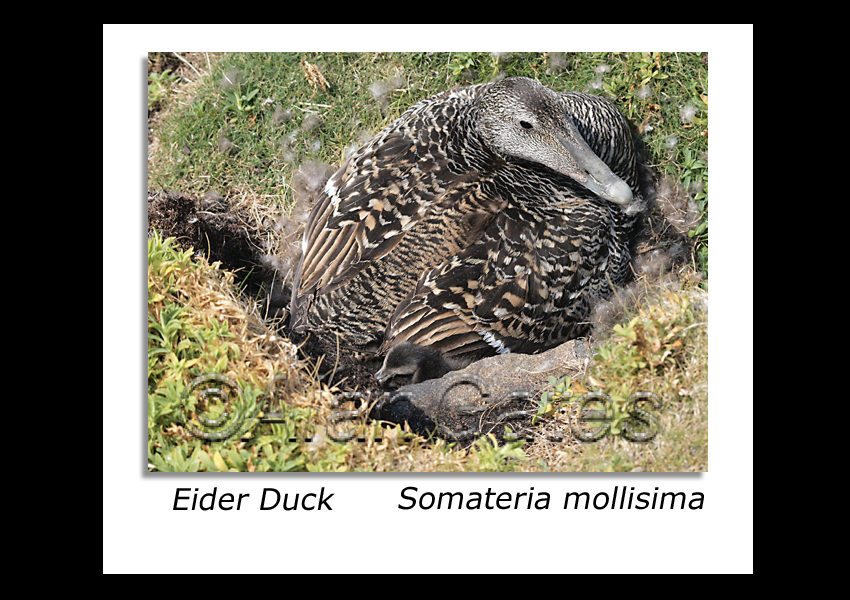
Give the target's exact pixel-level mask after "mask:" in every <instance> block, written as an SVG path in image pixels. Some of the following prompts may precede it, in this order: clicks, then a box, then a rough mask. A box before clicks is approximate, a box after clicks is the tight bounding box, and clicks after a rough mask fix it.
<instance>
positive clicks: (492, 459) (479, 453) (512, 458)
mask: <svg viewBox="0 0 850 600" xmlns="http://www.w3.org/2000/svg"><path fill="white" fill-rule="evenodd" d="M505 433H506V434H508V435H509V434H511V433H512V431H511V428H510V427H507V426H506V427H505ZM524 444H525V440H522V441H516V442H505V443H504V444H501V445H500V444H499V441H498V440H497V439H496V436H495V435H493V434H492V433H488V434H487V435H485V436H482V437H481V438H480V439H479V440H478V441H476V442H475V444H474V445H473V450H472V455H473V457H474V458H475V459H477V460H476V462H477V465H476V467H475V470H476V471H513V470H514V469H515V468H516V467H517V466H518V463H519V462H521V461H524V460H525V452H523V450H522V447H523V445H524Z"/></svg>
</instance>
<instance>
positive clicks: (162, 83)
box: [148, 69, 178, 109]
mask: <svg viewBox="0 0 850 600" xmlns="http://www.w3.org/2000/svg"><path fill="white" fill-rule="evenodd" d="M177 79H178V78H177V75H174V74H173V73H172V72H171V69H166V70H165V71H163V72H162V73H155V72H154V73H148V109H150V108H152V107H154V106H155V105H158V104H159V103H161V102H162V101H164V100H165V99H166V98H167V97H168V96H169V95H170V94H171V90H172V89H173V87H174V84H175V83H176V82H177Z"/></svg>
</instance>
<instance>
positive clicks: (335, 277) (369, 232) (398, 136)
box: [291, 121, 472, 327]
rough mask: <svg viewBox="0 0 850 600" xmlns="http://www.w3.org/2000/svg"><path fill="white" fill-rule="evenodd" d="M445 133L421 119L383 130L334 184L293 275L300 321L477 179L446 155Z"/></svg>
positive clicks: (316, 212)
mask: <svg viewBox="0 0 850 600" xmlns="http://www.w3.org/2000/svg"><path fill="white" fill-rule="evenodd" d="M439 135H444V134H441V133H440V132H439V131H438V132H437V134H435V133H434V128H433V127H429V126H428V124H427V123H423V122H421V121H419V122H416V123H412V124H408V125H407V126H405V127H398V128H396V129H391V130H388V131H385V132H382V133H381V134H379V135H378V136H377V137H376V138H375V139H374V140H373V141H372V142H371V143H370V144H368V145H367V146H365V147H364V148H362V149H361V150H359V151H358V152H357V153H355V154H354V155H353V156H352V157H351V158H350V159H349V160H348V161H347V162H346V163H345V165H343V167H342V168H341V169H340V170H339V171H337V172H336V173H335V174H334V175H333V176H332V177H331V178H330V179H329V180H328V182H327V184H326V185H325V188H324V190H323V191H322V193H321V194H320V196H319V198H318V199H317V201H316V205H315V206H314V208H313V211H312V212H311V214H310V217H309V219H308V221H307V225H306V229H305V232H304V238H303V242H302V247H303V256H302V259H301V262H300V264H299V267H298V269H297V271H296V274H295V278H294V281H293V296H292V305H291V310H292V315H293V324H294V325H295V326H296V327H297V326H299V323H300V321H301V320H302V319H303V314H304V311H305V310H306V308H307V307H308V306H309V303H310V302H311V300H312V298H314V297H316V296H319V295H322V294H327V293H329V292H331V291H333V290H334V289H336V288H338V287H340V286H342V285H344V284H345V283H346V282H348V281H350V280H351V279H353V278H354V277H356V276H357V275H358V274H359V273H360V272H361V271H362V270H363V269H364V268H366V267H367V266H368V265H369V264H372V263H374V262H375V261H378V260H379V259H380V258H381V257H383V256H385V255H387V254H388V253H390V252H392V251H393V250H394V249H395V248H396V247H397V246H398V244H399V243H400V242H401V240H402V239H403V238H404V236H405V235H406V234H407V232H408V231H410V230H411V229H412V228H414V227H415V226H416V225H417V224H418V223H419V222H421V221H422V220H423V219H426V218H427V217H428V216H429V215H430V214H431V213H432V212H433V210H434V209H435V208H439V207H442V208H444V209H445V208H447V207H449V206H450V205H451V204H452V203H454V202H456V201H457V196H458V193H459V192H460V191H461V190H462V189H463V188H464V185H465V182H468V181H469V179H470V178H471V177H472V175H471V174H469V173H464V174H455V173H453V172H451V171H450V170H449V169H447V168H446V166H445V159H444V157H443V156H441V155H440V145H441V143H442V142H441V140H440V139H439Z"/></svg>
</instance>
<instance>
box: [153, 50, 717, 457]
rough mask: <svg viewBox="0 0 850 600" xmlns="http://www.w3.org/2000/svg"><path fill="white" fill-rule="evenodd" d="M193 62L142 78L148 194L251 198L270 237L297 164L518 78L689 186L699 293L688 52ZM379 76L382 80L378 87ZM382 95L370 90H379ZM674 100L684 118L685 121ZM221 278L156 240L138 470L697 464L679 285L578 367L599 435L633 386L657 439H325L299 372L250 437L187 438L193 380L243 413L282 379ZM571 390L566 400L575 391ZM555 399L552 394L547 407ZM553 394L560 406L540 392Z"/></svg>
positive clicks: (691, 337) (696, 117) (700, 354)
mask: <svg viewBox="0 0 850 600" xmlns="http://www.w3.org/2000/svg"><path fill="white" fill-rule="evenodd" d="M206 58H207V57H204V60H203V61H199V62H198V63H197V64H196V65H195V66H196V68H198V69H199V71H201V73H202V74H203V76H202V77H198V76H197V75H196V74H195V73H191V72H190V73H189V74H188V76H187V77H185V78H184V80H178V79H177V78H176V77H175V76H174V75H173V74H172V73H165V72H164V71H163V72H162V74H159V73H157V72H152V73H150V74H149V81H148V83H149V86H148V98H149V112H150V113H151V114H153V115H154V116H155V121H154V123H155V124H154V136H155V138H156V139H155V142H154V144H153V145H152V146H151V150H150V153H149V188H150V189H154V190H161V189H165V190H171V191H179V192H184V193H188V194H191V195H194V196H199V197H200V196H203V195H205V194H207V193H208V192H210V191H215V192H217V193H219V194H221V195H222V196H224V197H225V198H230V197H234V196H240V195H242V196H244V195H249V196H250V197H251V198H252V202H253V203H254V204H255V206H258V207H261V208H262V210H254V211H248V212H249V213H255V214H257V215H258V217H257V219H256V222H255V223H253V224H251V223H249V224H248V226H252V227H254V228H255V230H256V232H258V237H263V235H268V232H269V230H270V224H269V222H268V219H267V218H266V217H264V215H268V214H276V213H278V212H280V211H281V210H284V209H285V208H286V207H287V206H289V205H290V204H291V202H292V189H291V181H292V178H293V175H294V172H295V170H296V169H297V167H298V165H299V164H301V163H303V162H304V161H307V160H317V161H322V162H326V163H330V164H332V165H339V164H341V162H342V160H343V157H344V154H345V150H346V148H347V147H350V146H352V145H354V144H357V143H358V140H360V139H361V138H362V136H363V135H364V132H365V133H366V134H370V135H371V134H374V133H376V132H377V131H379V130H380V129H381V128H382V127H384V126H386V125H387V124H389V123H390V122H391V121H392V120H393V119H394V118H396V117H397V116H398V115H399V114H401V113H402V112H403V111H404V110H405V109H406V108H407V107H409V106H410V105H412V104H413V103H415V102H417V101H418V100H420V99H423V98H426V97H428V96H430V95H432V94H435V93H437V92H441V91H443V90H446V89H449V88H451V87H454V86H457V85H467V84H472V83H482V82H486V81H490V80H491V79H492V78H493V77H494V76H501V75H502V74H504V75H506V76H513V75H525V76H529V77H534V78H536V79H538V80H539V81H541V82H542V83H544V84H546V85H548V86H550V87H552V88H553V89H555V90H559V91H562V90H578V91H588V92H590V93H597V94H602V95H606V96H608V97H611V98H613V99H614V101H615V102H616V104H617V105H618V107H619V108H620V110H621V111H622V112H623V113H624V114H625V115H626V116H627V118H629V120H630V121H631V122H632V123H634V125H635V126H636V127H637V129H638V131H639V132H640V137H641V140H642V142H643V144H644V145H645V151H646V156H647V162H648V163H649V164H650V166H651V167H652V168H653V169H654V170H655V171H656V172H657V173H659V174H660V175H661V176H664V177H666V178H667V179H668V180H669V181H670V182H672V184H674V185H679V186H680V187H681V188H683V189H685V190H688V191H690V196H691V198H692V200H693V202H695V203H696V205H697V208H698V210H699V214H700V218H699V220H698V222H697V223H696V224H695V225H693V227H692V228H691V230H690V232H689V233H688V235H690V237H691V238H692V239H693V240H694V241H695V245H694V263H695V265H696V267H697V268H698V270H699V271H701V273H702V278H701V281H699V282H698V285H699V286H700V287H702V288H707V281H708V279H707V275H708V228H707V217H708V166H707V165H708V162H707V150H708V136H707V132H708V104H707V102H708V83H707V81H708V72H707V66H706V65H705V64H704V62H703V59H702V56H701V55H700V54H687V53H680V54H658V53H653V54H650V53H630V54H602V53H590V54H566V55H562V56H560V55H558V56H549V55H546V54H542V53H533V54H512V55H509V56H494V55H492V54H490V53H452V54H448V53H434V54H426V53H379V54H374V53H370V54H360V53H357V54H355V53H335V54H317V53H303V54H301V53H298V54H295V53H283V54H270V55H269V54H225V55H214V56H212V57H210V58H211V60H210V62H209V64H210V66H209V67H207V62H206ZM305 61H306V62H305ZM309 65H312V68H311V67H310V66H309ZM316 69H317V70H318V72H320V73H321V75H322V76H323V78H324V80H321V78H319V77H318V76H317V75H316V73H317V71H316ZM185 79H189V80H190V81H191V83H188V84H187V83H185ZM379 82H391V83H392V85H389V86H387V85H385V86H384V87H383V88H382V89H379V88H380V86H376V85H375V84H376V83H379ZM379 91H383V92H384V93H383V94H377V96H376V93H375V92H379ZM686 107H690V112H688V111H685V113H684V118H683V109H685V108H686ZM316 117H318V121H317V120H316ZM674 139H675V143H673V140H674ZM694 279H695V280H696V278H694ZM231 284H232V279H231V280H230V282H229V283H228V279H227V274H224V273H221V272H220V271H218V270H216V269H214V268H212V267H211V266H210V265H209V264H207V263H206V262H205V261H204V260H203V259H198V258H195V257H193V255H192V252H191V251H187V250H181V249H179V248H178V247H176V246H175V245H174V244H173V242H166V241H163V240H161V239H159V238H156V237H155V238H153V241H152V242H151V245H150V246H149V274H148V285H149V327H148V333H149V338H148V341H149V344H148V348H149V353H148V358H149V366H148V385H149V389H148V398H149V427H148V432H149V436H148V437H149V439H148V449H149V455H148V458H149V468H151V469H152V470H210V471H217V470H240V471H241V470H252V471H253V470H310V471H337V470H369V471H399V470H401V471H406V470H416V471H419V470H421V471H425V470H454V471H463V470H470V471H477V470H497V471H503V470H601V471H606V470H614V471H617V470H631V469H633V468H641V469H645V470H658V471H664V470H706V469H707V444H708V441H707V391H705V390H707V385H706V383H705V382H706V381H707V333H706V331H705V330H706V327H704V326H703V325H700V323H703V321H704V320H706V319H707V317H706V316H705V315H703V314H702V313H700V312H699V311H698V310H696V309H695V308H694V304H693V297H694V296H693V295H694V294H696V293H697V292H696V291H695V290H694V289H693V288H694V285H690V289H689V290H686V291H679V292H675V293H672V296H671V297H668V296H666V295H664V294H647V296H648V298H649V300H647V301H645V302H644V303H642V304H639V305H638V306H636V307H635V308H634V309H632V310H631V312H629V313H628V314H627V315H626V317H625V319H624V320H623V321H622V322H621V323H620V324H619V326H618V327H617V328H615V330H614V331H613V335H612V336H611V337H610V339H609V340H608V341H607V342H606V343H605V344H603V345H602V346H601V347H600V349H599V355H598V357H597V360H596V361H595V363H594V365H593V369H592V377H593V380H592V381H594V382H596V383H598V384H600V386H602V387H601V388H600V389H603V390H605V392H606V393H608V394H609V396H610V397H612V398H613V399H614V406H613V409H612V410H613V411H614V412H615V413H616V414H615V415H614V416H615V422H614V433H619V432H620V429H619V428H620V427H621V425H622V421H623V419H624V418H625V416H624V415H626V414H627V411H628V407H627V406H626V404H625V402H626V400H627V399H628V397H629V394H630V393H632V392H633V391H634V390H636V389H651V390H652V391H655V392H656V393H658V394H659V395H661V396H663V398H664V401H665V405H666V408H665V411H664V413H663V415H662V417H661V419H660V424H661V427H662V430H663V433H662V435H659V436H658V439H657V440H655V441H653V442H651V443H648V444H635V443H632V442H627V441H625V440H624V439H623V438H622V436H619V435H610V436H608V437H607V438H605V439H604V440H602V441H600V442H598V443H595V444H586V445H579V446H570V447H564V446H563V445H561V446H559V445H557V444H548V443H539V444H538V443H536V442H535V443H534V444H531V445H529V444H523V443H511V444H507V445H504V446H501V447H499V446H494V445H493V444H492V443H490V442H489V441H488V440H487V439H482V440H480V441H479V442H478V443H476V444H475V445H474V446H473V447H472V448H471V450H470V451H469V452H466V451H462V450H460V449H458V448H456V447H454V446H452V445H451V444H446V443H445V442H442V441H433V440H432V441H430V442H429V443H427V444H423V442H425V440H422V439H421V438H418V436H412V435H410V434H409V433H405V432H404V431H403V430H402V429H401V428H396V429H391V430H385V431H384V432H383V433H382V436H381V437H382V441H381V442H379V443H367V444H364V443H356V442H350V443H339V442H333V441H330V440H326V439H322V437H321V436H320V435H319V434H318V433H317V430H316V427H315V421H316V419H315V416H316V412H317V411H318V412H320V413H321V411H327V410H329V408H328V404H327V398H328V396H329V394H330V391H329V390H327V389H320V388H316V389H311V388H310V385H311V384H309V383H308V382H307V379H308V378H306V377H305V378H304V380H303V381H302V380H301V379H298V378H296V377H295V376H293V378H292V382H293V385H294V386H295V387H296V388H297V389H295V391H293V392H292V395H291V397H293V398H298V401H294V402H293V403H292V404H291V406H290V407H289V408H290V410H289V411H288V412H287V419H286V422H285V423H282V424H275V425H270V424H265V425H258V426H256V427H255V428H254V429H252V430H251V431H250V432H249V433H248V434H247V435H248V436H249V438H248V440H247V441H234V440H231V441H227V442H217V441H210V440H199V439H196V438H192V437H191V436H190V435H188V433H187V432H186V431H184V430H183V429H182V427H181V425H180V423H181V422H182V421H181V420H180V419H179V418H178V417H179V414H178V413H179V411H180V410H182V408H181V407H182V404H181V403H182V400H181V398H182V395H183V392H184V391H185V389H186V386H187V385H189V384H190V382H191V381H192V379H193V378H194V377H196V376H198V375H200V374H203V373H221V374H227V375H229V376H230V377H232V378H233V380H234V381H236V382H238V385H239V386H240V389H241V390H242V392H243V396H244V398H243V400H245V401H246V402H249V403H250V401H251V400H255V399H256V398H258V397H260V395H261V394H262V393H263V392H264V391H265V390H266V389H267V388H268V385H269V382H270V381H271V378H272V376H273V375H274V374H275V372H277V371H276V369H279V368H280V365H279V364H277V363H274V362H273V361H272V362H268V361H266V359H265V357H264V356H263V352H265V351H266V350H265V348H267V347H266V346H263V347H260V345H258V344H259V343H258V342H256V340H255V338H253V337H251V336H250V335H248V334H246V333H245V331H246V327H245V322H248V321H251V319H252V318H253V317H251V316H250V315H246V314H240V313H239V310H241V309H240V308H239V302H240V301H239V300H238V299H236V298H235V297H233V298H229V299H228V296H227V294H226V293H225V292H224V291H223V290H226V288H228V287H229V286H230V285H231ZM686 287H688V286H686ZM209 290H214V291H215V292H216V293H221V294H222V296H221V297H222V298H224V299H223V300H221V305H222V306H223V305H225V304H226V305H228V306H229V307H230V308H228V309H227V311H224V312H219V313H216V312H213V313H209V312H208V310H209V308H208V305H205V306H207V308H204V307H202V306H200V305H198V304H196V302H195V301H194V300H193V298H194V297H196V296H203V295H204V294H206V293H208V292H209ZM209 293H211V292H209ZM216 306H217V305H216ZM222 310H224V309H222ZM248 312H250V311H248ZM254 326H255V327H265V325H264V324H259V325H258V324H257V323H256V322H254ZM678 336H684V337H678ZM677 341H678V342H681V343H680V344H678V345H676V343H677ZM668 351H669V352H668ZM275 365H277V366H275ZM295 369H296V366H295V365H293V366H292V370H293V372H294V370H295ZM296 379H298V380H297V381H296ZM585 383H586V382H585ZM569 385H571V386H578V385H580V384H578V383H576V382H570V384H569ZM570 390H572V392H570V393H579V392H581V388H580V387H572V388H570ZM566 392H567V389H565V388H564V387H563V386H562V387H561V389H560V391H559V392H558V393H559V394H561V397H560V399H563V397H564V393H566ZM550 400H555V401H557V400H559V397H558V396H557V394H556V393H555V392H554V390H553V394H552V397H551V398H550ZM223 411H224V408H223V406H218V407H217V406H211V407H208V414H210V415H213V416H216V415H220V414H222V413H223ZM311 411H312V413H311ZM544 414H547V413H544ZM320 416H326V413H325V414H324V415H320ZM617 419H619V420H617ZM361 427H362V428H363V435H365V436H366V437H367V438H368V437H369V436H370V435H371V434H373V433H376V432H375V430H374V426H373V425H368V424H364V425H362V426H361ZM311 428H312V429H311ZM293 431H301V432H304V431H306V432H307V433H308V434H310V435H312V434H316V435H317V436H318V437H317V438H316V439H314V441H313V443H311V444H303V443H300V444H299V443H290V442H287V441H286V439H287V438H288V437H289V436H290V434H291V432H293Z"/></svg>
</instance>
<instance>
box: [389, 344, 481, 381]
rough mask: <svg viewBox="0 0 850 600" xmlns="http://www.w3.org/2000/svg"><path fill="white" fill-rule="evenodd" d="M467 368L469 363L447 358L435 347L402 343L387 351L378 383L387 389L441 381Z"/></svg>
mask: <svg viewBox="0 0 850 600" xmlns="http://www.w3.org/2000/svg"><path fill="white" fill-rule="evenodd" d="M466 366H467V361H463V360H453V359H451V358H447V357H445V356H443V355H442V354H440V353H439V352H437V351H436V350H434V349H433V348H431V347H425V346H417V345H416V344H412V343H410V342H401V343H400V344H396V345H395V346H393V347H392V348H390V349H389V350H388V351H387V355H386V357H385V358H384V364H383V366H382V367H381V368H380V369H379V370H378V372H377V373H375V379H377V380H378V383H380V384H381V386H382V387H384V388H389V387H394V388H398V387H401V386H403V385H408V384H412V383H419V382H421V381H427V380H428V379H439V378H440V377H442V376H443V375H445V374H446V373H449V372H450V371H456V370H458V369H462V368H464V367H466Z"/></svg>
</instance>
